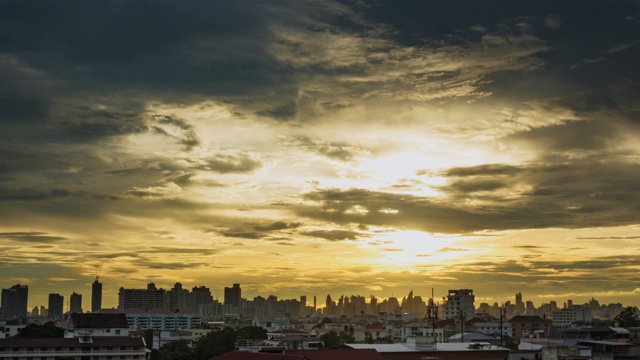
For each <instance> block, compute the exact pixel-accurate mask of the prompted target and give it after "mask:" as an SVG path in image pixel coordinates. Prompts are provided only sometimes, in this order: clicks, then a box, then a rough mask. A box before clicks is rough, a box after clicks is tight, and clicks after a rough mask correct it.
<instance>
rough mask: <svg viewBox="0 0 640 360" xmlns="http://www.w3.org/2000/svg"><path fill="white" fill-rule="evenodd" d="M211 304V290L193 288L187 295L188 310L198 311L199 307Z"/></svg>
mask: <svg viewBox="0 0 640 360" xmlns="http://www.w3.org/2000/svg"><path fill="white" fill-rule="evenodd" d="M210 304H213V296H211V290H209V288H208V287H206V286H194V287H193V288H192V289H191V293H190V294H189V309H193V310H198V311H199V310H200V305H210Z"/></svg>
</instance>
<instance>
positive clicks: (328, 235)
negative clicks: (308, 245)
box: [302, 230, 366, 241]
mask: <svg viewBox="0 0 640 360" xmlns="http://www.w3.org/2000/svg"><path fill="white" fill-rule="evenodd" d="M302 235H307V236H312V237H319V238H322V239H325V240H329V241H342V240H357V239H359V238H361V237H364V236H366V235H365V234H361V233H359V232H357V231H350V230H314V231H307V232H303V233H302Z"/></svg>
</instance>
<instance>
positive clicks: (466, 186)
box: [441, 179, 509, 193]
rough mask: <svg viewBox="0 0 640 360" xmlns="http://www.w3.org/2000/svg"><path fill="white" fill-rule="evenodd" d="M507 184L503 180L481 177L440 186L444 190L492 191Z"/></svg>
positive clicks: (466, 191) (464, 191)
mask: <svg viewBox="0 0 640 360" xmlns="http://www.w3.org/2000/svg"><path fill="white" fill-rule="evenodd" d="M508 185H509V184H508V183H507V182H505V181H499V180H490V179H481V180H459V181H454V182H452V183H451V184H449V185H447V186H443V187H441V188H442V189H443V190H445V191H453V192H462V193H472V192H480V191H493V190H498V189H501V188H504V187H507V186H508Z"/></svg>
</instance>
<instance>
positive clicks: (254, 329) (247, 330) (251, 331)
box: [236, 326, 267, 340]
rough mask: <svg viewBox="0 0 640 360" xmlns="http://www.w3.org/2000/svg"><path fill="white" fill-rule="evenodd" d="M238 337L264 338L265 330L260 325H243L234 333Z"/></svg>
mask: <svg viewBox="0 0 640 360" xmlns="http://www.w3.org/2000/svg"><path fill="white" fill-rule="evenodd" d="M236 335H237V337H238V338H239V339H251V340H265V339H266V338H267V330H265V329H264V328H261V327H260V326H245V327H243V328H242V329H240V330H238V332H237V333H236Z"/></svg>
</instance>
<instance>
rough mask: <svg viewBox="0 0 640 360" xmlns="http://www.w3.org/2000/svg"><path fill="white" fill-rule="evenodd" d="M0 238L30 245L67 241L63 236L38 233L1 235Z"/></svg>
mask: <svg viewBox="0 0 640 360" xmlns="http://www.w3.org/2000/svg"><path fill="white" fill-rule="evenodd" d="M0 238H3V239H8V240H13V241H21V242H28V243H53V242H59V241H63V240H67V238H65V237H62V236H52V235H47V234H46V233H42V232H37V231H36V232H7V233H0Z"/></svg>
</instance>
